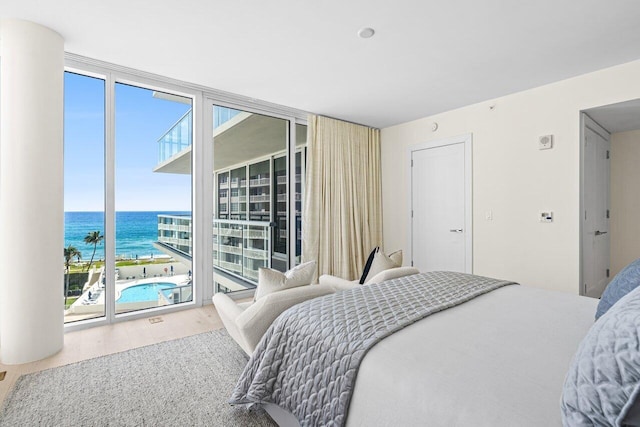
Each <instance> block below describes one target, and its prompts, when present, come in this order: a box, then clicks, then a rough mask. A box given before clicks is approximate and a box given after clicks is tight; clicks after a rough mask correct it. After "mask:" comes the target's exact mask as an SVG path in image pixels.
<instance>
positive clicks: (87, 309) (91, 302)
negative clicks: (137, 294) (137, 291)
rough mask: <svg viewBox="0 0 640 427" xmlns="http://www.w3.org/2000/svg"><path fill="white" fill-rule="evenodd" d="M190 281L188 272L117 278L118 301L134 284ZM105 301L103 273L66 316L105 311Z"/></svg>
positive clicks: (186, 282)
mask: <svg viewBox="0 0 640 427" xmlns="http://www.w3.org/2000/svg"><path fill="white" fill-rule="evenodd" d="M189 281H190V278H189V276H188V275H187V274H176V275H173V276H172V275H170V274H168V275H165V276H159V275H156V276H154V277H146V278H142V279H123V280H116V303H117V299H118V298H119V297H120V294H121V293H122V291H123V290H124V289H127V288H129V287H132V286H136V285H143V284H147V283H159V282H165V283H173V284H175V285H176V286H180V285H186V284H188V283H189ZM89 295H91V298H89ZM104 303H105V289H104V285H103V284H102V275H101V276H100V279H99V280H98V281H97V282H96V283H94V284H93V285H92V286H91V287H90V288H89V289H87V290H86V291H85V292H83V293H82V295H80V297H79V298H78V299H77V300H76V301H75V302H74V303H73V304H71V306H70V307H69V309H68V310H66V312H65V318H66V317H68V316H69V315H74V314H82V315H87V314H90V313H104Z"/></svg>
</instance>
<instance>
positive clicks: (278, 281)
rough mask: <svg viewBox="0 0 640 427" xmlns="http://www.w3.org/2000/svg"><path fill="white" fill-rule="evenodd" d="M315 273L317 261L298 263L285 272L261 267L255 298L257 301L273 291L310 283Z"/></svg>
mask: <svg viewBox="0 0 640 427" xmlns="http://www.w3.org/2000/svg"><path fill="white" fill-rule="evenodd" d="M315 273H316V262H315V261H308V262H305V263H303V264H300V265H297V266H295V267H294V268H292V269H291V270H289V271H287V272H285V273H282V272H281V271H278V270H274V269H272V268H260V269H258V287H257V288H256V292H255V294H254V295H255V296H254V298H253V300H254V301H257V300H258V299H260V298H262V297H263V296H265V295H269V294H270V293H272V292H278V291H283V290H285V289H290V288H296V287H298V286H304V285H309V284H311V281H312V280H313V276H314V275H315Z"/></svg>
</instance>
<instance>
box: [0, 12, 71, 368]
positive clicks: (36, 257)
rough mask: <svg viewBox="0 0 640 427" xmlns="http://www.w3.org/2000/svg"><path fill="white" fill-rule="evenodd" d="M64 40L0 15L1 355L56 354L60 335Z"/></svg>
mask: <svg viewBox="0 0 640 427" xmlns="http://www.w3.org/2000/svg"><path fill="white" fill-rule="evenodd" d="M63 78H64V42H63V39H62V37H61V36H60V35H59V34H57V33H56V32H54V31H52V30H50V29H48V28H45V27H43V26H41V25H38V24H34V23H32V22H27V21H20V20H3V21H0V361H1V362H2V363H5V364H18V363H27V362H31V361H34V360H39V359H42V358H45V357H47V356H50V355H52V354H54V353H56V352H58V351H59V350H60V349H61V348H62V345H63V334H64V314H63V310H64V306H63V292H64V291H63V283H64V282H63V279H64V261H63V248H64V205H63V202H64V192H63V179H64V177H63V143H62V141H63Z"/></svg>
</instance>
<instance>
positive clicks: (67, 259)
mask: <svg viewBox="0 0 640 427" xmlns="http://www.w3.org/2000/svg"><path fill="white" fill-rule="evenodd" d="M75 257H78V259H80V258H82V254H81V253H80V251H79V250H78V248H76V247H75V246H73V245H69V246H67V247H66V248H64V266H65V267H66V269H67V280H66V282H65V286H64V306H65V308H66V307H67V294H68V293H69V276H71V274H70V273H71V271H70V268H71V260H72V259H73V258H75Z"/></svg>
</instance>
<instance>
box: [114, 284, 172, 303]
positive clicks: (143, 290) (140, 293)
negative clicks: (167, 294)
mask: <svg viewBox="0 0 640 427" xmlns="http://www.w3.org/2000/svg"><path fill="white" fill-rule="evenodd" d="M176 286H177V285H176V284H175V283H167V282H159V283H145V284H142V285H135V286H130V287H128V288H125V289H123V290H122V292H121V293H120V298H118V299H117V301H116V302H118V303H122V302H142V301H157V300H158V291H161V290H163V289H171V288H175V287H176Z"/></svg>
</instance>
